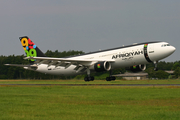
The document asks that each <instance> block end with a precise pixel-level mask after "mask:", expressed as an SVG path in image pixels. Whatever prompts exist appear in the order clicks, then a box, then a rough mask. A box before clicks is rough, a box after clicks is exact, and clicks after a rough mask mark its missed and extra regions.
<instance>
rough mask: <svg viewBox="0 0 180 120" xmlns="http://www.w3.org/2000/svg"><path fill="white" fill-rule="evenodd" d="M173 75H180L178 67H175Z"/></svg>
mask: <svg viewBox="0 0 180 120" xmlns="http://www.w3.org/2000/svg"><path fill="white" fill-rule="evenodd" d="M174 75H175V76H176V78H179V77H180V67H177V68H176V69H175V71H174Z"/></svg>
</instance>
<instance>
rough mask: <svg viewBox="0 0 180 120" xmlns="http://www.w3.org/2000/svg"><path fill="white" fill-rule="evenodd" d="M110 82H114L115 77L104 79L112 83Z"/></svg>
mask: <svg viewBox="0 0 180 120" xmlns="http://www.w3.org/2000/svg"><path fill="white" fill-rule="evenodd" d="M112 80H116V77H113V76H111V77H107V78H106V81H112Z"/></svg>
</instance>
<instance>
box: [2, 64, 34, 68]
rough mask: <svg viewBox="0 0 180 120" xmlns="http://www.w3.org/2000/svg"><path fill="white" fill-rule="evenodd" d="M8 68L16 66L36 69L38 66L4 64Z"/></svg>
mask: <svg viewBox="0 0 180 120" xmlns="http://www.w3.org/2000/svg"><path fill="white" fill-rule="evenodd" d="M4 65H6V66H16V67H35V68H37V65H21V64H4Z"/></svg>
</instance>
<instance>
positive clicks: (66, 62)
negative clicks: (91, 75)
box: [24, 57, 114, 68]
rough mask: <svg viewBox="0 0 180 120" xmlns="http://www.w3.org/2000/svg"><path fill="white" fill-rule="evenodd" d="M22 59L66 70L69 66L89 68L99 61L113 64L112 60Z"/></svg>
mask: <svg viewBox="0 0 180 120" xmlns="http://www.w3.org/2000/svg"><path fill="white" fill-rule="evenodd" d="M24 59H34V60H36V61H35V63H38V64H48V66H50V65H55V66H56V67H58V66H63V67H65V68H68V67H69V66H70V65H76V66H77V67H78V66H85V67H89V66H91V65H94V64H95V63H97V62H101V61H107V62H114V60H112V59H109V60H102V59H78V58H76V59H74V58H51V57H26V58H24Z"/></svg>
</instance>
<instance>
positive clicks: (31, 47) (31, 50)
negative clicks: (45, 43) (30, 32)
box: [21, 37, 37, 61]
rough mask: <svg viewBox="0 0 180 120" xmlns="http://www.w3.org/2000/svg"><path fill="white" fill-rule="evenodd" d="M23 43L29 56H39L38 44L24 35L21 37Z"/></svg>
mask: <svg viewBox="0 0 180 120" xmlns="http://www.w3.org/2000/svg"><path fill="white" fill-rule="evenodd" d="M21 44H22V46H23V48H24V51H25V53H26V55H27V57H37V51H36V47H37V46H36V45H35V44H34V43H33V42H32V41H31V40H30V39H29V38H27V37H23V38H22V39H21ZM31 61H35V60H34V59H31Z"/></svg>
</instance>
